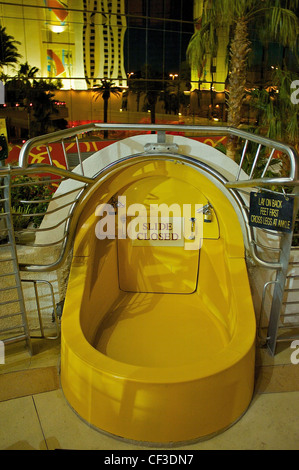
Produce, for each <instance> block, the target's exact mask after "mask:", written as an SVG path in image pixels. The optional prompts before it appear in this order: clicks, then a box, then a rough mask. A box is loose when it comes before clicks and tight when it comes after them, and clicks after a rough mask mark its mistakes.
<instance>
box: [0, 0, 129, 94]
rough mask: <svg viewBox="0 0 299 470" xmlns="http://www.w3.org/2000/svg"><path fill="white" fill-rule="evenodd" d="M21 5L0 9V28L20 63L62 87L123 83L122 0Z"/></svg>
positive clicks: (8, 4)
mask: <svg viewBox="0 0 299 470" xmlns="http://www.w3.org/2000/svg"><path fill="white" fill-rule="evenodd" d="M26 3H27V2H24V1H22V0H15V1H14V2H13V3H12V2H1V5H0V18H1V24H2V26H5V27H6V30H7V33H8V34H9V35H11V36H13V37H14V38H15V40H16V41H18V42H19V43H20V44H19V45H18V51H19V53H20V54H21V55H22V58H21V60H20V62H28V63H29V64H30V65H31V66H34V67H37V68H38V69H39V74H38V75H39V76H41V77H44V78H46V77H52V78H61V79H62V83H63V88H65V89H71V88H72V89H86V88H89V87H92V86H93V85H96V84H97V83H98V82H99V79H103V78H104V79H113V81H114V83H115V84H116V85H118V86H123V85H125V84H126V72H125V69H124V61H123V44H124V35H125V31H126V16H125V11H124V0H112V1H109V0H72V1H70V0H64V1H58V0H32V1H30V6H28V3H27V5H26ZM7 72H8V74H13V73H14V72H13V70H11V69H8V71H7Z"/></svg>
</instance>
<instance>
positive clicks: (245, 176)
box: [0, 123, 299, 350]
mask: <svg viewBox="0 0 299 470" xmlns="http://www.w3.org/2000/svg"><path fill="white" fill-rule="evenodd" d="M104 130H107V131H121V132H123V131H124V130H125V131H128V132H130V133H134V132H135V133H141V132H152V133H153V132H155V133H157V144H151V145H148V146H145V149H144V152H142V153H139V154H133V155H130V156H127V157H123V158H122V157H121V156H119V159H118V160H117V161H115V162H112V163H110V164H109V165H108V166H106V167H104V168H103V169H102V170H100V171H99V172H98V173H96V174H95V175H92V176H86V175H85V173H84V155H82V151H81V149H80V141H81V139H82V137H87V136H88V134H89V133H92V134H96V133H99V132H102V131H104ZM177 132H180V133H183V134H185V136H186V137H191V138H192V137H195V138H196V137H200V136H205V137H209V136H227V137H228V138H229V139H231V138H233V139H235V141H236V142H235V144H236V146H237V147H238V149H239V153H238V157H239V163H238V165H237V167H236V174H235V178H234V179H232V180H230V181H228V180H227V179H226V178H225V177H224V176H223V175H222V174H221V173H219V171H217V170H215V169H214V168H212V167H211V166H210V165H209V164H208V163H207V162H206V161H202V160H201V157H200V155H198V156H196V157H189V156H184V155H182V154H180V152H179V151H176V150H175V149H174V147H173V146H171V145H169V144H167V142H166V139H165V133H177ZM69 139H71V140H72V142H74V143H75V146H76V149H77V154H78V166H77V167H76V169H75V170H73V171H71V170H70V165H69V162H68V154H67V151H66V143H67V142H68V141H69ZM52 143H57V144H60V145H61V149H62V153H63V156H64V160H65V169H62V168H58V167H56V166H55V165H54V164H53V160H55V158H54V157H55V155H53V154H52V152H53V150H52V149H51V144H52ZM37 146H39V147H40V146H45V148H46V153H47V156H48V160H49V163H48V164H31V163H30V161H29V157H30V153H31V151H32V149H33V148H34V147H37ZM72 152H73V150H72ZM250 152H251V154H250V158H249V153H250ZM277 152H278V153H279V154H282V155H283V160H284V165H282V163H281V159H278V158H277ZM159 158H162V159H166V160H167V159H168V160H173V159H176V160H177V161H180V162H181V163H184V164H189V165H192V166H193V167H194V168H198V169H199V170H201V171H203V172H207V173H208V174H210V175H211V177H212V178H214V180H215V181H217V182H218V183H219V185H221V187H222V188H223V191H226V192H227V194H229V195H230V197H231V198H232V199H233V200H234V202H235V205H236V206H237V208H238V211H239V214H240V218H241V219H242V220H243V235H244V242H245V245H246V247H247V258H248V260H249V261H251V262H252V263H254V264H255V265H258V266H261V267H263V268H269V269H272V270H276V273H277V278H276V281H275V288H277V289H279V292H280V293H279V295H277V294H274V296H273V297H274V298H275V299H276V307H275V308H274V307H273V310H275V312H274V313H273V312H272V313H271V318H272V320H270V323H271V321H272V323H273V322H274V323H275V327H273V328H272V332H273V334H272V339H273V337H274V343H275V344H276V339H277V330H276V327H277V324H278V316H279V313H280V311H281V306H282V302H283V298H282V294H281V289H282V290H283V289H284V287H285V282H286V276H287V266H288V261H289V252H290V247H291V241H290V240H291V237H290V236H288V237H286V235H285V234H282V233H281V232H273V231H272V232H271V234H272V236H273V237H274V238H275V241H274V243H273V245H274V246H269V245H267V244H266V245H265V244H264V242H263V238H265V237H264V235H265V234H266V235H267V230H264V229H260V228H256V227H252V226H251V225H250V224H249V194H250V192H251V191H259V190H261V189H262V190H265V191H268V192H269V193H276V194H277V193H278V194H286V191H288V195H292V196H294V197H295V198H296V199H297V189H296V188H297V187H298V182H299V178H298V168H299V165H298V156H297V154H296V151H295V150H294V149H292V148H291V147H290V146H288V145H285V144H283V143H281V142H276V141H273V140H270V139H268V138H264V137H261V136H258V135H255V134H251V133H248V132H246V131H243V130H240V129H234V128H230V127H220V126H188V125H168V124H167V125H163V124H161V125H143V124H97V123H93V124H90V125H84V126H79V127H76V128H72V129H67V130H63V131H58V132H54V133H51V134H47V135H44V136H40V137H35V138H33V139H30V140H29V141H27V142H26V143H25V144H24V145H23V147H22V149H21V151H20V155H19V166H17V167H10V168H1V169H0V174H1V173H3V174H6V173H8V172H9V173H10V174H11V176H12V177H14V176H20V175H27V176H31V175H38V174H42V173H47V174H51V176H52V179H51V180H50V181H43V180H38V181H36V182H35V184H40V185H46V184H49V183H51V184H53V183H55V184H58V188H60V186H61V183H63V182H65V181H67V180H73V181H76V184H77V185H76V188H75V189H74V188H72V189H71V190H69V191H66V192H62V193H61V194H60V193H59V189H58V190H57V191H56V192H55V193H54V194H53V196H52V197H50V198H45V199H41V198H39V199H36V200H35V201H32V200H28V199H24V200H22V201H20V202H21V204H23V205H24V206H25V207H29V206H30V205H31V207H32V204H33V205H34V204H36V205H38V204H49V209H48V210H47V212H46V217H49V216H52V217H51V218H52V220H55V217H54V216H55V214H57V213H58V211H62V212H63V216H62V217H60V220H59V221H58V222H57V221H55V222H54V223H52V225H51V226H47V225H44V224H42V225H41V226H40V227H32V226H31V227H30V228H26V229H24V230H20V231H19V234H20V235H22V233H28V232H30V233H31V234H33V235H34V236H35V241H34V242H33V243H31V244H30V246H32V247H35V248H36V249H39V248H45V247H47V246H48V247H52V248H53V249H54V248H55V249H56V248H57V250H56V254H57V253H58V254H57V258H56V259H55V260H54V261H51V262H48V263H47V262H45V263H44V264H38V265H37V264H35V263H20V269H21V271H27V272H28V271H30V272H48V271H53V270H57V269H58V268H59V267H61V266H62V265H63V263H64V262H65V260H66V257H67V256H68V253H69V252H70V250H71V248H72V243H73V239H74V234H75V230H76V226H77V222H78V219H79V216H80V213H81V211H82V208H83V207H84V206H85V205H86V204H88V201H89V199H90V198H91V196H92V195H93V193H94V191H96V189H97V186H98V184H99V181H101V182H102V181H103V180H104V179H105V178H106V177H108V175H109V174H110V173H111V171H116V170H118V169H120V168H121V167H122V166H123V167H125V166H126V165H130V164H132V163H134V162H141V161H147V160H150V159H159ZM270 170H271V172H270ZM24 184H28V185H29V186H30V184H31V183H30V182H28V183H24ZM12 186H13V185H12ZM293 188H294V189H293ZM292 189H293V190H292ZM60 200H61V203H60ZM53 201H55V203H58V204H57V206H58V207H54V208H52V207H51V202H53ZM44 214H45V213H44V212H43V211H42V212H34V211H32V212H27V213H24V214H23V216H24V218H27V219H30V217H33V216H38V217H43V215H44ZM59 228H60V231H61V236H60V238H58V239H57V240H55V241H54V242H51V243H49V242H48V243H47V242H43V243H38V237H37V236H40V235H41V234H44V235H46V234H47V233H48V232H49V231H51V230H57V229H59ZM17 235H18V234H17ZM20 243H21V242H20ZM25 244H27V243H25ZM283 253H285V255H283ZM282 273H283V275H282ZM277 286H278V287H277ZM267 288H268V286H267V287H265V289H267ZM277 299H278V300H277ZM262 309H263V306H262ZM273 319H274V320H275V321H274V320H273ZM270 330H271V328H270ZM268 340H269V335H268V336H267V341H268ZM274 349H275V346H274ZM272 350H273V345H272Z"/></svg>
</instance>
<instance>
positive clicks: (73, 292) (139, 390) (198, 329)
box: [61, 157, 256, 445]
mask: <svg viewBox="0 0 299 470" xmlns="http://www.w3.org/2000/svg"><path fill="white" fill-rule="evenodd" d="M105 204H109V206H105V207H110V208H111V213H112V214H113V213H115V222H116V226H115V234H113V233H112V232H113V230H112V229H113V227H108V225H109V223H108V222H107V224H106V226H104V225H102V226H101V221H102V222H103V221H104V218H103V217H104V213H102V212H101V208H102V207H104V206H103V205H105ZM137 204H139V205H140V204H141V205H142V206H143V207H144V208H145V212H146V213H145V214H144V213H143V214H137V212H136V211H135V209H136V208H137V207H138V206H137ZM161 204H165V205H167V207H173V208H174V207H176V208H178V207H179V209H180V210H181V212H180V214H179V215H178V214H177V213H176V214H172V215H171V216H170V218H169V220H168V225H167V223H166V222H165V220H164V219H163V218H159V217H158V218H157V225H155V223H156V222H155V221H154V222H152V220H150V221H149V218H148V217H147V216H149V210H150V208H151V207H153V205H154V206H155V205H161ZM155 207H156V206H155ZM198 207H202V208H207V209H208V210H207V212H206V214H205V216H203V217H202V218H200V217H199V215H200V214H203V210H200V209H199V210H197V209H198ZM190 208H191V209H190ZM113 209H114V211H113ZM187 209H188V210H187ZM188 211H189V212H188ZM106 215H107V214H106ZM124 215H126V219H125V221H124V218H123V217H124ZM136 216H139V217H141V216H142V217H143V219H139V223H138V224H137V223H135V222H136V220H137V219H136ZM107 220H108V219H107ZM109 220H110V219H109ZM200 220H202V222H200ZM200 223H202V225H201V227H200V229H199V224H200ZM132 224H133V225H134V227H135V232H134V233H135V237H129V236H128V235H129V234H130V229H132ZM149 224H152V225H149ZM99 227H102V228H103V227H104V228H105V230H107V231H109V230H110V229H111V230H112V232H111V231H110V232H109V238H107V237H106V238H104V237H102V239H100V238H101V237H99V236H98V233H99ZM180 227H183V228H184V230H185V233H186V232H187V233H188V236H187V237H186V238H183V239H182V238H180V237H179V236H178V234H177V232H178V228H180ZM201 230H202V234H201ZM113 235H115V236H113ZM198 240H199V242H198ZM255 331H256V330H255V314H254V310H253V304H252V298H251V292H250V287H249V282H248V276H247V269H246V264H245V254H244V241H243V235H242V230H241V227H240V223H239V219H238V217H237V214H236V212H235V209H234V207H233V206H232V204H231V202H230V200H229V198H228V197H227V196H226V194H225V190H221V188H219V187H218V186H217V185H215V184H214V183H213V181H212V180H211V178H208V177H207V175H205V174H204V172H201V171H197V169H196V168H195V167H193V166H192V165H183V164H181V163H179V162H178V161H175V159H164V160H163V159H158V158H157V159H155V158H154V157H153V159H152V161H149V160H148V161H142V162H137V163H132V164H130V165H126V166H124V167H121V166H120V167H118V170H117V171H114V172H111V175H110V176H109V177H107V178H105V179H102V180H101V179H99V181H98V186H97V190H96V191H95V192H94V193H93V195H92V196H91V198H90V199H89V202H88V204H87V205H86V206H85V207H84V208H83V210H82V213H81V216H80V220H79V223H78V227H77V232H76V238H75V245H74V253H73V260H72V267H71V273H70V278H69V283H68V290H67V295H66V300H65V306H64V311H63V315H62V353H61V383H62V388H63V391H64V394H65V397H66V399H67V400H68V402H69V403H70V405H71V406H72V408H73V409H74V410H75V411H76V412H77V413H78V414H79V415H80V416H81V417H82V418H83V419H84V420H86V421H87V422H88V423H90V424H91V425H93V426H95V427H97V428H99V429H101V430H103V431H105V432H108V433H111V434H112V435H114V436H118V437H121V438H125V439H129V440H134V441H138V442H149V443H161V444H165V445H167V444H173V443H179V442H185V441H191V440H195V439H199V438H204V437H208V436H210V435H213V434H214V433H216V432H219V431H221V430H224V429H226V428H227V427H228V426H230V425H231V424H233V423H234V422H235V421H236V420H237V419H238V418H239V417H240V416H242V414H243V413H244V412H245V411H246V409H247V407H248V406H249V403H250V401H251V397H252V393H253V385H254V360H255V357H254V355H255Z"/></svg>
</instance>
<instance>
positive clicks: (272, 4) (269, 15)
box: [187, 0, 299, 157]
mask: <svg viewBox="0 0 299 470" xmlns="http://www.w3.org/2000/svg"><path fill="white" fill-rule="evenodd" d="M298 5H299V0H230V1H228V0H212V1H211V0H203V13H202V18H201V27H200V29H198V30H197V31H196V32H195V33H194V35H193V36H192V38H191V40H190V43H189V45H188V49H187V55H188V58H189V61H190V64H191V66H192V67H197V68H198V69H200V67H201V64H203V63H204V61H205V59H206V57H207V55H210V56H211V57H213V56H216V51H217V45H218V37H217V31H219V29H220V28H224V29H226V31H232V36H231V43H230V50H229V58H230V71H229V96H228V125H229V126H233V127H238V126H239V125H240V122H241V108H242V104H243V102H244V98H245V93H246V91H245V87H246V73H247V66H248V57H249V52H250V50H251V42H250V39H249V24H250V23H252V22H255V25H256V29H258V30H260V31H262V34H261V35H260V39H261V41H263V42H265V41H268V40H269V38H271V39H273V40H276V41H278V42H279V43H281V44H282V45H283V46H285V47H290V48H291V49H295V48H296V45H297V37H298V18H297V15H296V13H295V11H296V9H297V8H298ZM265 29H266V30H267V34H266V35H265ZM233 148H234V145H233V144H232V143H231V142H230V144H229V145H228V154H230V156H231V157H234V152H233Z"/></svg>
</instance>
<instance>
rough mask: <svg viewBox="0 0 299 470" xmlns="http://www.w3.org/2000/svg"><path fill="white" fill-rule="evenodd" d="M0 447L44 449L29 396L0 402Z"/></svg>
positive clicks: (41, 435) (42, 437)
mask: <svg viewBox="0 0 299 470" xmlns="http://www.w3.org/2000/svg"><path fill="white" fill-rule="evenodd" d="M0 449H1V450H46V445H45V441H44V436H43V433H42V430H41V427H40V423H39V420H38V416H37V413H36V409H35V405H34V402H33V399H32V397H31V396H28V397H23V398H18V399H15V400H9V401H4V402H1V403H0Z"/></svg>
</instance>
